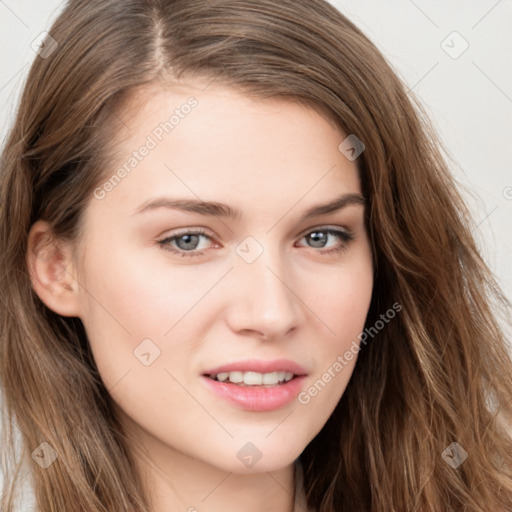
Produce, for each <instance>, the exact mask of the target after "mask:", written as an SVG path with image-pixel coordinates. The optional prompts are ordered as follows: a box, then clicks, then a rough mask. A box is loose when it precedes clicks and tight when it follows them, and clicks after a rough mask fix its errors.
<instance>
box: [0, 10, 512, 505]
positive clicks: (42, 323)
mask: <svg viewBox="0 0 512 512" xmlns="http://www.w3.org/2000/svg"><path fill="white" fill-rule="evenodd" d="M49 32H50V34H51V36H52V38H53V39H54V40H55V41H56V45H55V44H54V43H51V41H50V43H51V44H49V46H46V47H45V48H46V50H45V51H46V52H47V53H51V54H49V55H48V54H47V55H44V56H41V57H37V58H36V60H35V62H34V63H33V65H32V68H31V70H30V74H29V76H28V80H27V83H26V86H25V89H24V92H23V95H22V98H21V103H20V108H19V111H18V112H17V115H16V118H15V121H14V124H13V127H12V129H11V131H10V134H9V137H8V140H7V142H6V146H5V149H4V151H3V154H2V157H1V177H0V179H1V182H0V200H1V213H0V243H1V250H0V259H1V267H0V268H1V274H2V286H1V287H0V299H1V300H0V303H1V313H0V314H1V324H0V328H1V338H0V385H1V388H2V391H3V397H4V403H3V407H4V411H3V417H2V423H3V440H2V464H3V468H4V469H3V471H4V476H5V479H6V483H5V487H4V493H3V496H2V500H1V509H2V510H3V511H6V512H11V511H12V510H13V509H14V497H15V494H16V492H15V491H16V490H17V489H18V488H19V485H18V484H19V480H20V479H19V478H18V476H19V471H20V468H21V467H22V463H23V461H25V462H28V463H29V467H30V473H29V475H30V477H31V481H32V485H33V490H34V493H35V499H36V503H37V506H38V510H41V511H44V512H62V511H64V510H76V509H77V504H79V508H80V510H82V511H84V512H100V511H103V512H105V511H108V512H113V511H120V512H121V511H123V512H126V511H127V510H136V511H148V510H149V498H148V496H146V495H145V485H144V480H143V478H142V476H141V475H139V474H138V473H137V472H136V470H135V464H133V461H132V460H131V458H130V457H131V456H130V451H129V449H128V444H127V440H126V437H125V435H124V433H123V431H122V429H121V427H120V424H119V422H118V420H117V418H116V417H115V415H114V414H113V413H112V411H113V408H112V401H111V398H110V395H109V393H108V390H106V389H105V387H104V385H103V383H102V381H101V379H100V376H99V375H98V371H97V368H96V365H95V364H94V361H93V358H92V356H91V353H90V350H89V347H88V342H87V338H86V335H85V332H84V328H83V325H82V323H81V322H80V320H79V319H78V318H66V317H62V316H60V315H57V314H55V313H54V312H52V311H51V310H50V309H49V308H47V307H46V306H45V305H44V304H43V303H42V302H41V301H40V300H39V299H38V297H37V295H36V294H35V293H34V291H33V290H32V287H31V284H30V277H29V273H28V270H27V265H26V251H27V237H28V232H29V230H30V227H31V225H32V224H33V223H34V222H35V221H36V220H38V219H43V220H46V221H47V222H49V223H50V225H51V226H52V227H53V230H54V233H55V235H56V236H58V237H62V238H64V239H69V240H74V239H75V238H76V237H77V236H78V235H79V232H80V231H79V230H80V219H81V214H82V212H83V211H84V209H85V207H86V206H87V204H88V201H90V200H91V197H92V195H93V191H94V189H95V187H97V186H98V185H99V184H101V183H102V182H103V181H104V180H105V176H107V174H108V173H107V174H106V173H105V170H106V169H108V168H109V167H108V164H109V161H110V159H109V157H110V156H111V155H112V153H111V152H112V151H113V150H114V148H113V145H112V144H111V142H112V134H113V133H115V127H116V123H117V122H118V120H117V117H116V109H117V108H119V106H120V105H121V101H120V100H121V99H122V98H126V97H129V93H130V92H133V90H134V88H136V87H140V86H143V85H144V84H150V83H156V84H165V83H169V81H172V80H177V79H186V78H188V77H194V76H199V77H204V78H206V79H208V80H215V81H217V82H219V83H222V84H224V85H229V86H232V87H233V88H236V89H238V90H241V91H243V92H245V93H246V94H247V95H250V96H251V97H255V98H260V99H264V98H270V97H282V98H289V99H293V100H295V101H302V102H306V103H307V104H310V105H312V106H315V108H319V109H321V110H322V111H324V112H326V113H327V114H328V115H329V117H330V119H331V120H332V122H333V123H335V125H336V126H337V127H338V128H339V129H340V131H341V133H344V134H354V135H356V136H357V137H358V139H360V140H361V141H362V142H363V143H364V146H365V150H364V152H363V153H362V154H361V155H360V157H359V158H358V160H357V162H358V167H359V171H360V176H361V183H362V187H363V192H364V195H365V197H366V198H367V200H368V213H367V219H366V220H367V228H368V230H369V234H370V237H371V240H372V245H373V252H374V258H375V281H374V283H375V284H374V292H373V297H372V303H371V306H370V311H369V314H368V319H367V325H368V326H371V325H374V324H375V322H377V321H378V319H379V315H380V314H381V313H382V312H383V311H386V310H388V309H389V308H391V306H392V304H395V303H398V304H400V305H401V306H402V310H401V312H400V314H399V315H397V316H396V318H395V319H394V320H393V321H392V322H389V323H388V324H387V325H386V327H385V329H382V330H381V331H379V332H378V334H377V335H375V336H374V337H372V339H371V340H370V341H369V342H368V343H366V344H365V346H364V347H362V350H361V352H360V354H359V358H358V360H357V364H356V367H355V370H354V373H353V375H352V377H351V380H350V382H349V384H348V387H347V389H346V391H345V393H344V395H343V397H342V398H341V400H340V402H339V404H338V406H337V408H336V409H335V411H334V413H333V414H332V416H331V417H330V419H329V420H328V422H327V423H326V425H325V426H324V428H323V429H322V430H321V431H320V432H319V434H318V435H317V436H316V437H315V439H313V440H312V442H311V443H310V444H309V445H308V446H307V447H306V448H305V450H304V452H303V453H302V455H301V457H300V458H301V460H302V462H303V467H304V485H305V490H306V494H307V500H308V504H309V506H310V507H311V508H312V509H313V510H315V511H318V512H344V511H346V512H357V511H372V512H389V511H392V510H393V511H405V510H407V511H413V510H414V511H421V512H434V511H436V512H438V511H440V510H452V511H462V510H464V511H466V512H470V511H471V512H473V511H475V512H476V511H480V512H488V511H490V510H492V511H501V510H507V509H512V439H511V435H510V430H509V431H508V432H507V430H506V425H507V424H508V425H511V424H512V402H511V399H512V361H511V357H510V354H509V353H508V351H507V347H506V340H505V338H504V334H503V331H502V329H501V328H500V324H499V321H498V317H497V314H498V313H497V311H499V309H498V308H499V307H501V309H503V310H505V308H506V300H505V298H504V297H503V295H502V293H501V292H500V289H499V287H498V285H497V283H496V282H495V280H494V278H493V276H492V274H491V272H490V271H489V270H488V268H487V267H486V265H485V263H484V262H483V261H482V259H481V257H480V255H479V252H478V249H477V247H476V244H475V242H474V239H473V236H472V230H473V228H474V225H473V223H472V220H471V218H470V215H469V213H468V211H467V209H466V207H465V205H464V203H463V201H462V199H461V196H460V193H459V192H458V191H457V188H456V185H457V184H456V183H455V182H454V179H453V178H452V176H451V175H450V173H449V171H448V169H447V165H446V163H445V161H444V160H443V158H442V156H441V153H440V149H439V148H440V144H439V141H438V140H437V139H436V136H435V133H434V130H433V129H432V127H431V125H430V124H429V122H428V121H427V119H426V117H425V115H424V113H423V110H422V109H421V107H420V105H419V104H418V103H417V102H416V100H414V98H413V97H412V95H411V94H410V93H409V92H407V88H406V87H405V86H404V85H403V84H402V83H401V81H400V80H399V79H398V78H397V76H396V74H395V73H394V71H393V70H392V68H391V66H390V65H389V64H388V63H387V62H386V60H385V59H384V57H383V56H382V55H381V53H380V52H379V51H378V49H377V48H376V47H375V46H374V45H373V44H372V43H371V42H370V41H369V40H368V38H367V37H365V36H364V34H363V33H362V32H361V31H360V30H359V29H358V28H357V27H355V26H354V25H353V24H352V23H351V22H350V21H349V20H348V19H347V18H345V17H344V16H343V15H342V14H341V13H340V12H338V11H337V10H336V9H335V8H334V7H332V6H331V5H329V4H328V3H327V2H325V1H323V0H279V1H275V0H123V1H122V2H120V1H119V0H88V1H87V2H84V1H78V0H71V1H69V2H68V4H67V5H66V6H65V8H64V11H63V12H62V14H61V15H60V16H59V18H58V19H57V21H56V22H55V23H54V25H53V26H52V27H51V29H50V30H49ZM340 141H341V139H340ZM107 177H108V176H107ZM15 427H17V428H18V429H19V432H20V434H21V451H20V453H16V449H15V446H16V444H15V439H16V437H15V434H16V430H15ZM509 428H510V427H509ZM43 442H46V443H48V445H49V446H50V447H51V448H52V449H53V450H54V451H55V453H56V454H57V456H58V457H57V460H55V462H54V463H53V464H51V465H50V466H49V467H47V468H44V469H43V468H42V467H40V465H38V464H36V463H35V462H34V460H32V453H33V452H34V451H35V450H36V449H37V448H38V447H40V445H41V443H43ZM455 442H456V443H458V445H459V446H460V447H462V448H463V449H464V450H465V452H466V453H467V454H468V457H467V459H466V460H465V461H464V462H463V463H462V464H460V465H458V467H452V466H451V465H450V464H448V463H447V462H446V460H445V459H444V458H443V456H442V454H443V452H444V451H445V450H446V449H447V448H448V447H449V446H450V445H452V443H455ZM44 446H46V445H44Z"/></svg>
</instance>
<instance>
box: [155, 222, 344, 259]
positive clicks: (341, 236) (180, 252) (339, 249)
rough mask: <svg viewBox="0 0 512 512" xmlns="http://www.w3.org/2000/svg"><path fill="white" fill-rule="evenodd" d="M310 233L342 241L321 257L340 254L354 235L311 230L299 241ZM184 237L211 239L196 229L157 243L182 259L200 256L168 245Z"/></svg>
mask: <svg viewBox="0 0 512 512" xmlns="http://www.w3.org/2000/svg"><path fill="white" fill-rule="evenodd" d="M312 233H327V234H330V235H334V236H337V237H338V238H339V239H340V240H341V241H342V244H341V245H340V246H339V247H335V248H332V249H326V250H318V251H317V252H319V253H320V254H322V255H328V254H336V253H341V252H343V251H345V250H346V249H347V247H348V245H349V244H350V242H352V241H353V240H354V235H353V234H352V233H351V232H350V231H346V230H344V231H342V230H339V229H333V228H318V229H313V230H311V231H309V232H308V233H306V234H305V235H304V236H302V237H301V240H302V238H306V237H307V236H308V235H311V234H312ZM186 235H199V236H205V237H206V238H209V239H210V240H212V237H210V236H209V235H208V234H207V233H206V231H204V230H202V229H196V230H193V231H192V230H191V231H184V232H182V233H177V234H174V235H172V236H170V237H167V238H165V239H164V240H160V241H158V242H157V243H158V245H160V247H162V249H164V250H165V251H169V252H172V253H174V254H177V255H179V256H181V257H184V258H192V257H194V256H202V255H203V254H204V252H205V251H204V250H202V251H197V250H196V251H184V250H183V249H174V248H173V247H172V246H171V245H170V242H171V241H173V240H176V239H178V238H181V237H182V236H186ZM311 249H315V248H314V247H311Z"/></svg>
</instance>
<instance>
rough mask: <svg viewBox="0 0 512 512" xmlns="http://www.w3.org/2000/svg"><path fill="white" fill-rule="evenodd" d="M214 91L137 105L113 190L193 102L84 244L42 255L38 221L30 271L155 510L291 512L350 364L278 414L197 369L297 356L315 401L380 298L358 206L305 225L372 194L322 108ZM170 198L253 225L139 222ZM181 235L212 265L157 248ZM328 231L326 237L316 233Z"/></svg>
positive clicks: (180, 217)
mask: <svg viewBox="0 0 512 512" xmlns="http://www.w3.org/2000/svg"><path fill="white" fill-rule="evenodd" d="M203 89H204V86H203V85H202V84H199V83H198V82H196V83H192V84H190V83H189V84H187V86H183V87H181V88H178V87H174V88H172V89H171V88H166V89H163V88H156V87H155V86H153V87H151V88H149V87H148V88H147V89H146V90H144V91H143V93H141V94H138V95H136V96H134V97H132V99H131V100H130V103H129V105H127V106H126V108H124V109H123V111H122V112H121V113H120V114H119V115H120V117H121V119H122V120H123V122H124V123H125V124H126V126H127V128H123V131H122V132H119V135H120V137H119V139H118V140H117V139H116V140H117V142H116V144H117V153H116V155H117V157H116V159H115V161H113V162H112V166H111V167H110V168H109V169H108V172H107V173H106V176H107V178H106V179H108V178H109V177H110V176H112V174H114V173H115V172H116V170H117V169H118V168H119V167H120V166H122V165H123V163H124V162H126V161H127V159H128V158H129V157H130V156H131V155H132V153H133V151H134V150H136V149H138V148H140V146H141V145H143V144H144V142H145V140H146V138H147V136H148V135H149V134H151V133H152V131H153V130H154V128H155V127H156V126H158V125H159V123H161V122H162V121H164V120H166V119H168V118H169V117H170V115H171V114H172V112H173V110H174V109H176V108H179V107H180V105H183V104H184V103H186V101H187V99H188V98H190V97H191V96H192V95H193V96H194V97H195V98H196V99H197V101H198V105H197V106H196V107H195V108H194V109H193V110H192V111H191V112H190V113H189V114H188V115H187V116H185V117H184V118H183V119H180V122H179V124H178V125H177V126H176V127H175V128H174V130H173V131H172V132H171V133H169V134H167V135H166V136H165V137H164V138H163V140H162V141H161V142H160V143H159V144H158V145H157V147H156V148H154V149H152V150H151V151H150V153H149V154H148V155H147V156H146V157H145V158H144V159H143V160H142V161H141V162H140V163H139V164H138V165H137V167H136V168H135V169H134V170H133V171H132V172H131V173H130V174H128V175H127V176H126V177H125V178H124V179H123V180H122V182H121V183H119V184H118V185H117V186H116V187H115V188H114V189H113V190H111V191H110V192H109V193H107V194H106V195H105V197H104V198H103V199H97V198H95V197H93V198H91V201H90V203H89V205H88V207H87V209H86V210H85V212H84V217H83V219H82V222H83V226H82V228H83V230H82V236H81V238H80V239H79V240H77V241H75V242H73V243H71V242H66V241H63V240H56V241H55V243H53V244H52V245H50V246H45V244H44V240H45V239H47V238H48V237H49V236H51V234H52V233H51V230H50V228H49V226H48V225H47V224H46V223H45V222H43V221H38V222H37V223H36V224H34V226H33V227H32V230H31V232H30V236H29V250H28V253H27V261H28V265H29V268H30V271H31V275H32V281H33V287H34V290H35V291H36V293H37V294H38V295H39V296H40V297H41V299H42V300H43V302H45V304H46V305H47V306H48V307H50V308H51V309H53V310H54V311H55V312H57V313H59V314H61V315H64V316H77V317H79V318H80V319H81V320H82V322H83V324H84V326H85V328H86V331H87V335H88V338H89V341H90V344H91V348H92V352H93V355H94V358H95V361H96V363H97V365H98V368H99V371H100V374H101V377H102V379H103V381H104V383H105V386H106V387H107V389H109V392H110V394H111V395H112V397H113V399H114V401H115V404H116V412H117V413H118V414H119V415H120V417H121V419H122V422H123V425H124V426H125V428H126V430H127V433H128V435H129V436H130V437H131V439H133V442H132V443H131V449H132V450H133V453H134V457H135V459H136V462H137V464H138V465H139V466H140V468H141V469H142V471H143V472H144V474H145V475H147V480H148V485H149V487H150V490H151V496H152V500H153V510H154V511H155V512H164V511H168V510H178V509H179V510H194V508H195V509H197V510H208V511H209V512H217V511H222V512H230V511H235V510H240V509H241V507H242V508H243V510H245V511H246V512H256V511H262V510H265V511H270V512H272V511H276V512H277V511H279V512H282V511H284V510H293V503H292V496H293V462H294V460H295V459H296V458H297V457H298V456H299V455H300V454H301V452H302V451H303V450H304V448H305V447H306V445H307V444H308V443H309V442H310V441H311V440H312V439H313V438H314V437H315V436H316V434H317V433H318V432H319V431H320V430H321V428H322V427H323V425H324V424H325V422H326V421H327V419H328V418H329V416H330V414H331V413H332V411H333V410H334V408H335V406H336V404H337V403H338V401H339V399H340V397H341V396H342V394H343V392H344V390H345V388H346V386H347V383H348V381H349V379H350V376H351V374H352V371H353V368H354V366H355V363H356V359H357V357H354V359H353V360H352V361H350V362H349V364H348V365H347V366H346V367H345V368H344V369H343V371H341V372H339V373H338V374H336V376H335V377H334V378H333V379H332V380H331V382H330V383H328V384H327V385H326V386H325V388H324V389H322V391H321V392H319V393H318V394H317V396H315V397H312V398H311V400H310V401H309V403H307V404H301V403H299V402H298V401H297V400H293V401H292V402H291V403H290V404H289V405H286V406H285V407H283V408H281V409H278V410H276V411H271V412H251V411H246V410H243V409H241V408H238V407H236V406H234V405H231V404H229V403H228V402H226V401H225V400H224V399H222V398H220V397H218V396H216V395H214V394H212V392H211V391H210V390H209V389H207V388H206V387H205V386H204V383H203V382H202V380H201V378H200V375H201V374H202V373H203V372H204V371H205V370H207V369H209V368H213V367H215V366H219V365H221V364H225V363H230V362H233V361H238V360H241V359H247V358H259V359H264V360H272V359H277V358H286V359H291V360H293V361H296V362H297V363H299V364H301V365H302V366H303V367H304V368H305V369H306V371H307V373H308V376H307V379H306V382H305V383H304V386H303V389H304V390H305V389H307V388H309V387H310V386H311V385H312V384H313V383H314V382H315V381H317V379H319V378H320V377H321V376H322V374H323V373H324V372H325V371H327V369H328V368H329V367H332V365H333V364H334V362H335V361H336V358H337V357H338V356H339V355H341V354H343V353H344V352H345V351H347V350H348V349H349V348H350V346H351V344H352V343H353V341H354V340H357V335H358V334H359V333H360V332H361V331H362V330H363V328H364V322H365V318H366V315H367V312H368V308H369V305H370V299H371V293H372V287H373V268H372V259H371V248H370V243H369V239H368V235H367V233H366V230H365V226H364V206H363V205H358V204H353V205H349V206H346V207H345V208H343V209H341V210H338V211H336V212H332V213H329V214H326V215H318V216H316V217H313V218H310V219H307V220H301V219H302V216H303V215H304V213H305V212H306V210H308V209H309V208H310V207H312V206H314V205H319V204H324V203H328V202H330V201H332V200H333V199H335V198H337V197H338V196H340V195H341V194H343V193H353V194H361V186H360V182H359V178H358V173H357V168H356V163H355V162H353V161H349V160H348V159H347V158H345V156H344V155H343V154H342V153H341V152H340V151H339V150H338V146H339V144H340V143H341V142H342V141H343V139H344V138H345V135H344V134H342V133H340V131H339V130H337V129H336V127H335V126H334V125H333V123H332V122H330V121H329V120H328V119H327V118H326V117H324V116H323V115H321V114H320V113H318V112H317V111H316V110H314V109H312V108H310V107H306V106H303V105H300V104H298V103H296V102H292V101H290V100H284V99H266V100H264V101H255V100H253V99H250V98H248V97H247V96H244V95H242V94H240V93H238V92H236V91H233V90H232V89H228V88H223V87H220V86H215V87H214V86H210V87H208V88H206V89H204V90H203ZM128 107H129V108H128ZM162 196H173V197H178V198H189V199H197V198H200V199H202V200H204V201H207V200H208V201H218V202H222V203H225V204H226V205H229V206H231V207H232V208H238V209H239V210H240V211H241V213H242V215H241V217H240V218H237V219H232V218H223V217H219V216H206V215H201V214H199V213H191V212H183V211H178V210H175V209H170V208H165V207H161V208H156V209H152V210H148V211H146V212H144V213H139V214H134V212H135V210H136V209H137V208H138V207H139V206H140V205H141V204H142V203H144V202H145V201H147V200H149V199H152V198H155V197H162ZM326 227H330V228H336V229H339V230H349V231H350V232H351V233H352V234H353V240H352V241H351V242H349V243H346V242H344V240H343V239H342V238H340V237H338V236H336V235H328V234H327V233H325V228H326ZM183 228H187V229H191V230H194V229H196V228H203V229H204V230H206V232H207V235H208V236H207V237H199V238H194V239H193V240H192V241H190V240H188V241H187V240H185V239H183V238H182V239H174V242H168V244H167V245H168V246H169V245H171V246H172V247H173V248H174V249H176V250H178V251H179V250H180V247H181V248H182V250H181V252H185V253H186V250H189V251H192V252H194V250H195V252H198V250H199V251H203V254H202V255H199V256H193V257H190V256H189V257H187V256H185V257H182V256H180V255H178V254H174V253H172V252H170V251H167V250H165V248H164V246H162V245H159V244H158V242H159V241H162V240H164V239H165V238H169V237H171V236H172V235H173V234H175V233H176V232H177V231H178V230H179V231H180V232H181V233H180V234H183V233H182V232H183V231H184V229H183ZM319 231H320V232H321V233H320V241H318V240H317V241H316V242H315V239H314V238H312V237H311V236H309V237H307V236H306V235H311V233H312V232H319ZM248 236H251V237H253V238H254V239H255V240H256V241H257V242H258V244H259V245H260V246H261V248H262V249H263V252H262V253H261V254H260V255H259V257H257V258H256V259H255V261H253V262H252V263H248V262H247V261H245V260H244V259H243V258H242V257H241V256H240V255H239V254H238V253H237V252H236V248H237V246H240V244H242V242H243V241H244V240H245V239H246V237H248ZM208 237H210V238H208ZM187 242H188V244H189V245H188V246H187ZM194 243H195V244H196V247H198V249H193V248H192V249H190V246H193V244H194ZM177 244H179V245H177ZM322 244H323V245H322ZM341 246H344V250H342V251H340V252H333V253H330V254H325V253H324V254H322V251H326V250H328V249H332V248H336V247H341ZM183 247H185V249H183ZM187 247H188V249H187ZM242 247H243V245H242ZM248 247H249V251H254V250H255V247H257V246H254V245H251V246H248ZM42 251H46V252H45V253H44V257H38V255H40V253H41V252H42ZM251 254H254V252H251ZM145 339H150V340H151V342H152V343H153V344H154V346H156V347H158V349H159V350H160V355H159V357H157V358H156V359H155V360H154V361H153V362H152V363H151V364H150V365H149V366H146V365H144V364H142V363H141V361H140V360H139V359H138V358H137V357H135V355H134V350H135V351H136V349H137V347H138V346H139V345H140V344H141V342H142V341H143V340H145ZM150 346H151V347H153V345H150ZM151 350H154V349H153V348H151ZM248 442H251V443H253V444H254V445H255V446H256V447H257V448H258V450H259V451H260V452H261V455H262V456H261V459H260V460H259V461H258V462H257V463H256V464H254V466H252V467H250V468H248V467H246V466H245V465H244V464H242V463H241V461H240V460H239V458H238V457H237V453H238V451H239V450H240V449H241V448H242V447H243V446H244V445H245V444H246V443H248ZM192 507H194V508H192Z"/></svg>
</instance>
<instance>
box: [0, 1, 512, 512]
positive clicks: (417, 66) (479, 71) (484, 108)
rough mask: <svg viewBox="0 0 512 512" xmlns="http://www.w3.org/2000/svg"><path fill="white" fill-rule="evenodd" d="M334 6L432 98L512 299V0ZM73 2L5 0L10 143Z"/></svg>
mask: <svg viewBox="0 0 512 512" xmlns="http://www.w3.org/2000/svg"><path fill="white" fill-rule="evenodd" d="M119 1H122V0H119ZM276 1H278V0H276ZM331 3H333V4H334V5H335V6H336V7H338V8H339V9H340V10H341V11H342V12H343V13H344V14H346V15H347V16H348V17H349V18H350V19H351V20H352V21H354V22H355V23H356V25H358V26H359V27H360V28H361V29H362V30H363V31H364V32H365V33H366V35H367V36H368V37H369V38H370V39H371V40H372V41H373V42H374V43H375V44H376V45H377V46H378V47H379V48H380V50H381V51H382V52H383V54H384V55H385V56H386V58H387V59H388V61H389V62H390V63H391V65H392V66H393V67H394V69H395V70H396V72H397V73H398V74H399V76H400V77H401V78H402V79H403V80H404V81H405V82H406V84H407V86H408V88H409V89H410V91H411V94H414V95H416V96H417V97H418V98H419V99H420V100H421V101H422V103H423V105H424V107H425V108H426V110H427V112H428V114H429V115H430V117H431V118H432V119H433V121H434V124H435V126H436V127H437V130H438V133H439V135H440V136H441V140H442V141H443V143H444V145H445V147H446V148H447V150H448V153H449V156H450V157H451V159H453V161H454V164H453V165H452V172H453V173H454V174H455V176H456V178H457V180H458V181H459V182H460V183H461V184H462V185H463V186H464V189H465V190H467V191H468V193H467V195H466V197H467V201H468V204H469V206H470V208H471V211H472V212H473V216H474V219H475V222H476V224H477V228H476V230H475V231H474V235H475V237H476V238H477V240H478V241H479V245H480V248H481V251H482V254H483V256H484V258H485V260H486V261H487V263H488V264H489V266H490V268H491V269H492V270H493V272H494V273H495V275H496V276H497V279H498V282H499V284H500V285H501V287H502V289H503V291H504V292H505V294H506V295H507V297H508V298H509V300H510V299H512V265H511V258H512V236H511V219H512V66H511V62H512V30H511V28H512V0H478V1H477V0H465V1H464V0H457V1H446V0H435V1H426V0H388V1H386V2H383V1H378V0H332V2H331ZM63 5H64V2H62V1H59V0H0V56H1V61H0V63H1V65H0V119H1V122H0V145H2V146H3V142H4V139H5V136H6V133H7V130H8V128H9V125H10V123H11V120H12V118H13V114H14V112H15V109H16V105H17V100H18V99H19V94H20V91H21V88H22V84H23V82H24V79H25V77H26V75H27V72H28V69H29V65H30V63H31V62H32V60H33V59H34V58H35V57H36V54H35V52H34V51H33V50H32V48H31V44H32V43H33V41H35V40H37V39H38V36H39V35H40V34H41V32H43V31H46V30H48V29H49V27H50V25H51V21H52V20H53V19H54V18H55V17H56V16H57V15H58V13H59V11H60V10H61V8H62V7H63ZM25 510H28V508H26V509H25Z"/></svg>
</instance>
